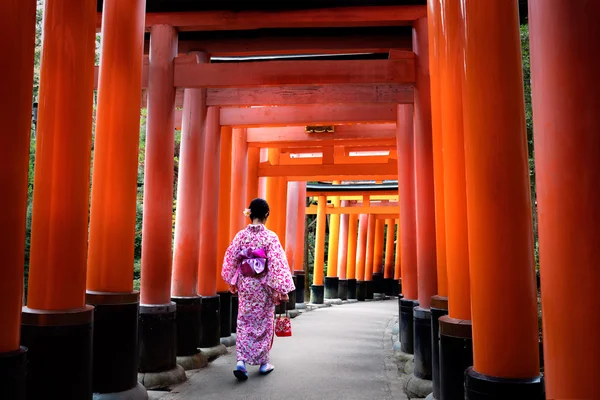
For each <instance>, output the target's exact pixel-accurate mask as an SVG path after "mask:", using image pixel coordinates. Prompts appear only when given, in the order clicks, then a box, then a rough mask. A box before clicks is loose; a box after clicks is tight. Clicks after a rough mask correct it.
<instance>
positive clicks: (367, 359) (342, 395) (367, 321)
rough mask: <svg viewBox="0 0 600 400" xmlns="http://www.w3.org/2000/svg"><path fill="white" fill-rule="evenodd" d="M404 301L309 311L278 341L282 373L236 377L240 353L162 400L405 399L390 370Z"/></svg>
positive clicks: (252, 370) (274, 356)
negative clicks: (392, 333) (395, 329)
mask: <svg viewBox="0 0 600 400" xmlns="http://www.w3.org/2000/svg"><path fill="white" fill-rule="evenodd" d="M397 314H398V301H397V300H386V301H373V302H366V303H355V304H345V305H341V306H333V307H327V308H322V309H318V310H315V311H310V312H305V313H303V314H302V315H300V316H299V317H297V318H294V319H293V320H292V332H293V336H292V337H289V338H275V343H274V344H273V350H272V351H271V362H272V363H273V364H274V365H275V371H273V372H272V373H271V374H270V375H267V376H260V375H259V374H258V367H249V369H248V372H249V375H250V377H249V379H248V380H247V381H246V382H237V381H236V380H235V378H234V376H233V374H232V371H233V368H234V366H235V361H236V360H235V348H231V349H230V350H229V354H227V355H226V356H223V357H221V358H219V359H217V360H215V361H214V362H212V363H211V364H210V365H209V366H208V367H207V368H204V369H202V370H198V371H197V372H194V373H193V374H192V375H191V376H190V377H189V380H188V381H187V382H185V383H183V384H181V385H179V386H177V387H175V388H174V389H173V390H172V391H171V392H170V393H165V395H164V396H162V397H160V399H161V400H192V399H194V400H197V399H202V400H237V399H240V400H242V399H243V400H296V399H297V400H321V399H332V400H333V399H343V400H346V399H348V400H354V399H356V400H371V399H377V400H391V399H395V400H397V399H403V398H406V397H404V393H402V392H401V391H400V390H399V389H398V387H399V386H398V384H397V381H398V372H397V370H395V368H393V367H390V363H389V357H390V356H391V351H392V350H391V344H389V343H391V338H390V330H391V325H392V324H393V322H394V321H396V320H397Z"/></svg>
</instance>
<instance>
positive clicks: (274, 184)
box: [258, 149, 281, 241]
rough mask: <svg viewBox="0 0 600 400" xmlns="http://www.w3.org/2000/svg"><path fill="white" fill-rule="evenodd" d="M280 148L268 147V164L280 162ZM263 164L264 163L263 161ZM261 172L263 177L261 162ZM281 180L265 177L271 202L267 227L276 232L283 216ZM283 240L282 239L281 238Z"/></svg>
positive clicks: (267, 194)
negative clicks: (281, 210)
mask: <svg viewBox="0 0 600 400" xmlns="http://www.w3.org/2000/svg"><path fill="white" fill-rule="evenodd" d="M279 155H280V152H279V149H268V151H267V157H268V162H267V164H268V165H277V164H279ZM261 164H262V163H261ZM258 169H259V174H258V176H259V177H261V176H262V175H261V174H260V164H259V168H258ZM280 182H281V180H279V179H274V177H267V178H266V179H265V187H266V190H265V200H266V201H267V203H268V204H269V210H270V212H269V218H268V219H267V222H266V224H265V225H266V227H267V228H268V229H270V230H272V231H273V232H275V233H278V228H279V217H280V216H281V214H280V213H279V209H278V205H279V203H278V202H277V196H278V195H279V183H280ZM280 241H281V239H280Z"/></svg>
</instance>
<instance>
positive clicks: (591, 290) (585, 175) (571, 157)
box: [529, 0, 600, 399]
mask: <svg viewBox="0 0 600 400" xmlns="http://www.w3.org/2000/svg"><path fill="white" fill-rule="evenodd" d="M541 3H542V2H540V1H537V0H533V1H530V2H529V21H530V25H529V26H530V35H531V36H530V40H531V78H532V97H533V115H534V124H535V149H536V153H535V161H536V176H537V188H536V189H537V198H538V207H539V208H538V210H539V240H540V274H541V286H542V287H541V289H542V290H541V292H542V309H543V314H542V318H543V319H544V358H545V363H544V379H545V381H546V392H547V393H546V395H547V398H549V399H557V398H569V397H570V398H585V397H593V396H595V393H596V392H597V385H595V384H594V382H596V380H597V378H596V377H597V376H598V373H599V372H600V371H599V367H598V363H597V360H598V357H599V355H600V346H599V344H598V341H597V337H596V333H595V332H596V328H595V327H597V326H599V325H600V318H599V316H598V313H596V312H595V311H592V310H596V309H597V308H598V305H599V301H598V296H597V283H598V282H599V281H600V271H599V270H598V268H597V266H596V261H597V260H598V255H599V254H598V252H599V249H600V248H599V246H598V239H599V234H598V219H599V218H598V217H599V211H598V206H597V204H598V199H599V193H600V192H599V190H598V185H599V183H600V179H599V178H600V176H599V175H598V173H599V171H600V170H599V168H598V167H599V165H598V162H599V160H598V131H599V128H600V125H599V120H598V117H597V114H596V110H598V107H599V106H600V102H599V100H600V99H599V97H598V94H597V92H596V90H595V88H597V87H598V68H599V67H600V65H599V60H598V57H597V56H595V51H594V49H596V48H598V45H599V44H600V43H599V39H600V32H599V26H598V17H599V16H600V7H599V4H598V3H596V2H590V3H585V4H584V3H572V2H568V1H557V0H551V1H547V2H544V4H541ZM553 24H560V25H553ZM559 26H560V27H561V29H560V30H559V29H558V27H559ZM562 28H566V29H562ZM559 55H560V58H559ZM563 57H564V58H563ZM565 60H569V62H568V63H566V62H565ZM567 293H572V294H573V295H574V296H575V297H576V299H577V300H576V302H575V304H571V305H569V306H568V305H567V304H564V300H565V299H564V295H565V294H567ZM557 297H558V298H557Z"/></svg>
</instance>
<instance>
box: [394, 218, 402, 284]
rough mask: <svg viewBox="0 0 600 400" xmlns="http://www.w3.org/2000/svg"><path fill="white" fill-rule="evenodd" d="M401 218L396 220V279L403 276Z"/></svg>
mask: <svg viewBox="0 0 600 400" xmlns="http://www.w3.org/2000/svg"><path fill="white" fill-rule="evenodd" d="M400 238H401V230H400V220H396V257H395V261H394V279H400V278H402V241H401V240H400Z"/></svg>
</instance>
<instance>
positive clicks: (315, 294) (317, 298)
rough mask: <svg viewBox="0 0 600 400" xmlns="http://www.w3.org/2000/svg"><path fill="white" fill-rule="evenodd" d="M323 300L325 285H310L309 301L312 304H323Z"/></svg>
mask: <svg viewBox="0 0 600 400" xmlns="http://www.w3.org/2000/svg"><path fill="white" fill-rule="evenodd" d="M324 301H325V286H323V285H312V286H311V287H310V302H311V303H312V304H323V302H324Z"/></svg>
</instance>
